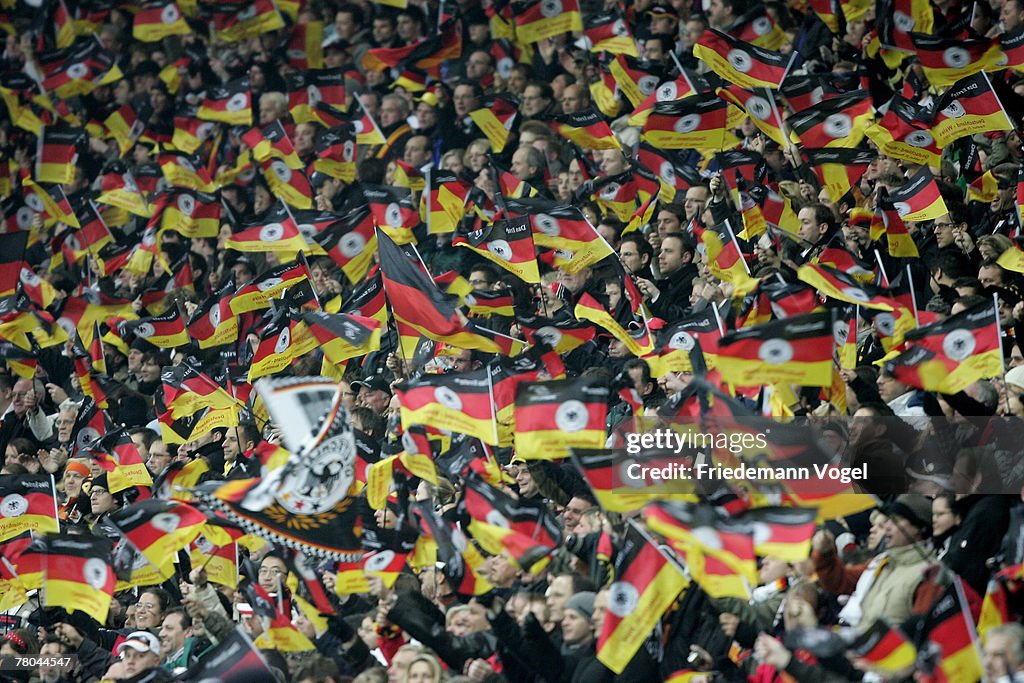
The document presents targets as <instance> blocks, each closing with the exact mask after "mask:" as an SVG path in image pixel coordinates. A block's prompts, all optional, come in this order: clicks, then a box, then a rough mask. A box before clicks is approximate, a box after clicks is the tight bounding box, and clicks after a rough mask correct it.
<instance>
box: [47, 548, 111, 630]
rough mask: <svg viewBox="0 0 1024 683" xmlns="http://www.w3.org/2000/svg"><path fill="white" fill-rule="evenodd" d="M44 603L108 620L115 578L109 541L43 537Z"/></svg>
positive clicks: (98, 619) (101, 620)
mask: <svg viewBox="0 0 1024 683" xmlns="http://www.w3.org/2000/svg"><path fill="white" fill-rule="evenodd" d="M43 543H44V544H45V545H46V556H45V559H44V564H43V567H44V569H43V604H44V605H45V606H46V607H63V608H65V609H66V610H68V611H69V612H75V611H82V612H85V613H86V614H88V615H89V616H91V617H92V618H93V619H96V620H97V621H99V622H100V623H101V624H102V623H103V622H105V621H106V620H107V613H108V611H109V610H110V601H111V600H112V599H113V597H114V586H115V585H116V583H117V577H116V576H115V574H114V568H113V567H111V566H110V556H111V552H112V551H113V546H112V544H111V542H110V541H108V540H107V539H105V538H101V537H99V536H90V535H82V534H76V535H66V534H60V535H53V536H47V537H46V538H45V539H43Z"/></svg>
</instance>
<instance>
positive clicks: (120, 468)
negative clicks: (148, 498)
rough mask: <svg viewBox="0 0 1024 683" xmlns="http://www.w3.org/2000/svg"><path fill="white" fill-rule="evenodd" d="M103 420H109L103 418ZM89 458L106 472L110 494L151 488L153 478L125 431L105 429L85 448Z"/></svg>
mask: <svg viewBox="0 0 1024 683" xmlns="http://www.w3.org/2000/svg"><path fill="white" fill-rule="evenodd" d="M104 419H105V420H107V419H109V418H104ZM87 450H88V451H89V457H91V458H93V459H94V460H96V462H98V463H99V465H100V467H102V468H103V469H105V470H106V471H107V480H108V482H109V483H110V492H111V493H117V492H118V491H124V490H125V489H128V488H131V487H133V486H152V485H153V478H152V477H151V476H150V474H149V470H147V469H146V464H145V463H144V462H143V461H142V456H141V455H139V449H138V448H137V447H136V446H135V442H134V441H132V438H131V436H129V435H128V432H127V431H126V430H125V429H123V428H122V429H114V430H110V429H107V430H106V432H105V433H104V435H103V436H101V437H100V438H99V440H97V441H95V442H94V443H92V444H90V445H89V446H88V448H87Z"/></svg>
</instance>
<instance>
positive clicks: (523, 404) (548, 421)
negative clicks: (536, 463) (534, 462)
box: [515, 377, 609, 460]
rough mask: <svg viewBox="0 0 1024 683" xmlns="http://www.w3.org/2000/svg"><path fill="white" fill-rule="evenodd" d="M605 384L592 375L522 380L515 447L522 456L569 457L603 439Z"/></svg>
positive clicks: (598, 443)
mask: <svg viewBox="0 0 1024 683" xmlns="http://www.w3.org/2000/svg"><path fill="white" fill-rule="evenodd" d="M608 394H609V390H608V386H607V384H606V383H604V382H602V381H600V380H598V379H596V378H592V377H588V378H582V377H581V378H577V379H564V380H552V381H547V382H523V383H521V384H520V385H519V388H518V389H517V391H516V403H515V447H516V453H517V454H518V455H519V456H520V457H522V458H525V459H528V460H530V459H542V460H549V459H558V458H566V457H569V453H570V449H572V448H601V447H602V446H603V445H604V442H605V417H606V414H607V412H608Z"/></svg>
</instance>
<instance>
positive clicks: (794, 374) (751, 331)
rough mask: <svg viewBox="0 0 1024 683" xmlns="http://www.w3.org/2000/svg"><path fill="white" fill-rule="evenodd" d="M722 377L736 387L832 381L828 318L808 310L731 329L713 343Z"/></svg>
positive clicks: (830, 330) (824, 385)
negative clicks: (717, 349)
mask: <svg viewBox="0 0 1024 683" xmlns="http://www.w3.org/2000/svg"><path fill="white" fill-rule="evenodd" d="M718 347H719V363H718V369H719V371H720V372H721V373H722V378H723V379H725V380H726V381H727V382H732V383H734V384H738V385H740V386H752V385H761V384H764V383H766V382H778V383H789V384H803V385H806V386H817V387H827V386H831V385H832V319H831V314H829V313H811V314H808V315H802V316H795V317H792V318H786V319H784V320H776V321H772V322H768V323H763V324H761V325H755V326H754V327H747V328H744V329H742V330H739V331H736V332H731V333H729V334H727V335H725V336H724V337H722V339H721V340H719V342H718Z"/></svg>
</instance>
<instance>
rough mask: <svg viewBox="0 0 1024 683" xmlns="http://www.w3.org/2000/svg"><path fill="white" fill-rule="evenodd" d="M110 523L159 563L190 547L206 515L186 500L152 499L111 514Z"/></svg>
mask: <svg viewBox="0 0 1024 683" xmlns="http://www.w3.org/2000/svg"><path fill="white" fill-rule="evenodd" d="M110 522H111V523H112V524H113V525H114V526H115V527H117V529H118V530H119V531H120V532H121V533H122V534H123V535H124V536H125V537H126V538H127V539H128V541H129V542H130V543H131V544H132V545H133V546H135V549H136V550H138V551H139V552H141V553H142V554H143V555H144V556H145V557H146V559H147V560H149V561H150V562H152V563H153V564H154V565H156V566H160V564H161V563H163V561H164V560H165V559H166V558H168V557H170V556H172V555H173V554H174V553H176V552H178V551H179V550H181V549H182V548H185V547H186V546H188V544H189V543H191V542H192V540H193V539H194V538H195V537H196V536H197V535H198V534H199V531H200V527H201V526H202V525H203V524H204V523H205V522H206V515H204V514H203V513H202V512H200V511H199V510H197V509H196V508H194V507H191V506H189V505H185V504H184V503H176V502H173V501H169V500H158V499H155V498H151V499H149V500H142V501H138V502H136V503H132V504H131V505H128V506H126V507H124V508H122V509H120V510H117V511H116V512H113V513H111V514H110Z"/></svg>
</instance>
